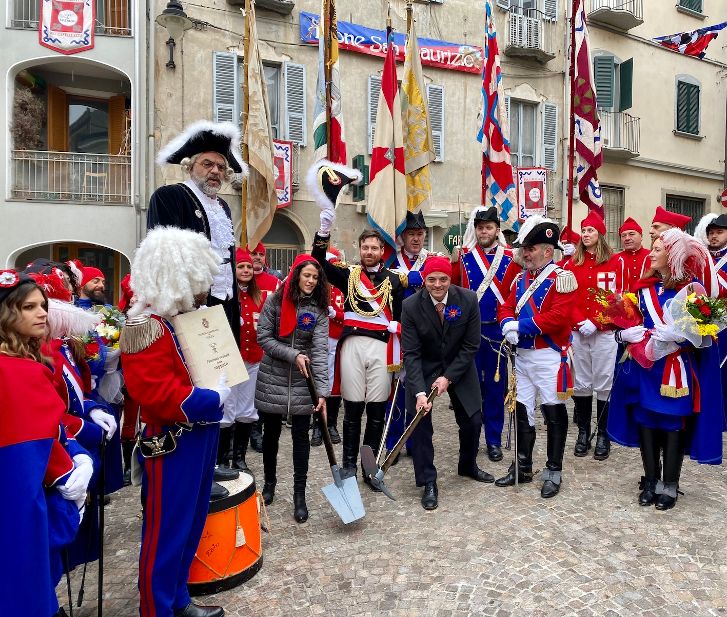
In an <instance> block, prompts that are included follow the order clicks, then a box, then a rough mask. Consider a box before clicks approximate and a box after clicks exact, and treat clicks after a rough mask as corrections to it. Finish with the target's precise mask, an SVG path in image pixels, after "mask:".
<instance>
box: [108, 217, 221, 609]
mask: <svg viewBox="0 0 727 617" xmlns="http://www.w3.org/2000/svg"><path fill="white" fill-rule="evenodd" d="M170 247H172V248H173V249H174V250H170ZM217 263H218V260H217V257H216V255H215V254H214V253H213V252H212V249H211V248H210V242H209V240H207V239H206V238H205V237H204V236H203V235H201V234H197V233H194V232H192V231H189V230H186V229H177V228H174V227H160V228H157V229H153V230H151V231H150V232H149V233H148V235H147V237H146V239H145V240H144V241H143V242H142V243H141V245H140V246H139V248H138V249H137V251H136V255H135V257H134V262H133V263H132V265H131V281H132V283H131V286H132V289H133V292H134V295H135V296H136V303H135V304H134V306H132V307H131V309H129V313H128V320H127V322H126V327H125V328H124V330H123V333H122V335H121V353H122V356H121V357H122V366H123V370H124V380H125V382H126V386H127V388H128V391H129V394H130V395H131V396H132V397H133V398H134V400H135V401H137V403H138V404H139V409H140V415H141V421H142V423H144V424H145V425H146V426H145V428H144V431H143V433H142V436H141V441H140V450H141V452H142V453H144V451H145V450H146V458H141V459H140V462H142V463H143V479H142V494H143V495H144V496H145V497H144V520H143V527H142V541H141V553H140V556H139V595H140V607H139V609H140V610H139V613H140V615H141V617H156V616H160V617H161V616H162V615H163V616H164V617H171V616H172V615H173V616H174V617H222V615H224V614H225V612H224V610H223V609H222V608H221V607H219V606H198V605H196V604H193V603H192V600H191V598H190V595H189V591H188V589H187V578H188V576H189V568H190V566H191V564H192V561H193V559H194V555H195V552H196V550H197V546H198V545H199V540H200V537H201V536H202V530H203V529H204V524H205V521H206V518H207V511H208V507H209V501H210V492H211V487H212V475H213V473H214V466H215V458H216V454H217V442H218V437H219V432H220V431H219V422H220V420H221V419H222V406H223V405H224V403H225V400H226V399H227V397H228V396H229V395H230V389H229V388H228V387H227V386H226V385H225V379H224V376H223V378H221V379H220V382H219V384H218V385H217V387H216V388H214V389H206V388H199V387H196V386H194V385H193V384H192V381H191V379H190V376H189V371H188V368H187V365H186V363H185V360H184V357H183V356H182V354H181V352H180V349H179V343H178V341H177V338H176V336H175V334H174V328H173V327H172V325H171V324H170V323H169V321H167V319H168V318H170V317H172V316H174V315H177V314H178V313H182V312H188V311H190V310H194V307H195V305H197V306H198V305H199V304H200V303H202V302H204V301H205V299H206V297H207V290H208V289H209V286H210V284H211V283H212V279H213V277H214V275H215V274H216V273H217V271H218V269H219V268H218V265H217ZM175 283H176V284H175ZM145 307H148V308H145ZM172 436H173V437H172Z"/></svg>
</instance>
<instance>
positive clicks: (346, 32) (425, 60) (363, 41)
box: [300, 11, 482, 74]
mask: <svg viewBox="0 0 727 617" xmlns="http://www.w3.org/2000/svg"><path fill="white" fill-rule="evenodd" d="M319 22H320V17H319V16H318V15H316V14H315V13H306V12H305V11H301V13H300V40H301V41H303V42H304V43H306V44H308V45H316V46H317V45H318V27H319ZM393 36H394V43H393V44H394V56H395V58H396V61H397V62H404V52H405V49H406V35H405V34H404V33H399V32H397V33H394V35H393ZM417 42H418V44H419V55H420V56H421V59H422V64H424V65H427V66H434V67H437V68H440V69H446V70H450V71H462V72H465V73H475V74H479V73H480V72H481V71H482V48H481V47H476V46H473V45H463V44H460V43H449V42H447V41H438V40H436V39H424V38H417ZM338 47H339V49H346V50H348V51H353V52H357V53H360V54H366V55H368V56H377V57H379V58H384V57H385V56H386V52H387V44H386V31H385V30H374V29H373V28H366V27H364V26H360V25H358V24H352V23H349V22H346V21H339V22H338Z"/></svg>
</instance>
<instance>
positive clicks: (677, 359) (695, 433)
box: [608, 228, 724, 510]
mask: <svg viewBox="0 0 727 617" xmlns="http://www.w3.org/2000/svg"><path fill="white" fill-rule="evenodd" d="M706 258H708V254H707V251H706V249H705V248H704V246H702V245H701V244H700V243H699V241H698V240H696V239H694V238H693V237H692V236H690V235H689V234H686V233H685V232H683V231H681V230H679V229H675V228H674V229H669V230H668V231H665V232H663V233H662V234H661V236H660V237H659V238H657V239H656V240H655V241H654V244H653V246H652V250H651V255H650V257H649V259H650V268H649V269H648V270H647V271H646V272H645V273H644V276H643V277H642V279H641V280H640V282H639V284H638V285H636V286H635V287H636V288H637V290H636V293H637V295H638V300H639V308H640V310H641V313H642V315H643V323H642V325H640V326H634V327H632V328H627V329H625V330H621V331H619V332H617V333H616V340H617V341H619V342H621V343H624V344H627V345H638V344H643V342H644V340H645V338H646V337H651V339H653V340H655V341H659V342H662V343H668V342H673V343H676V344H677V345H678V349H677V350H676V351H675V352H674V353H672V354H670V355H668V356H666V357H664V358H661V359H659V360H657V361H656V362H654V364H653V366H652V367H651V368H648V369H647V368H643V367H642V366H641V365H640V364H639V363H638V362H636V361H635V360H634V359H632V358H631V357H629V358H628V359H626V360H625V361H624V362H623V364H621V365H617V366H616V371H618V373H619V376H618V380H617V382H618V387H614V388H613V390H612V393H611V411H610V413H609V418H608V432H609V435H610V436H611V438H612V439H613V440H614V441H616V442H617V443H619V444H622V445H625V446H634V447H635V446H639V448H640V449H641V458H642V462H643V466H644V476H643V477H642V480H641V484H640V488H641V489H642V490H641V492H640V494H639V505H641V506H649V505H652V504H653V505H654V506H655V507H656V508H657V509H658V510H669V509H670V508H673V507H674V505H675V504H676V501H677V490H678V487H679V477H680V474H681V468H682V460H683V458H684V454H685V453H689V454H690V456H691V458H692V459H694V460H696V461H697V462H698V463H704V464H711V465H718V464H720V463H721V462H722V431H723V429H724V411H723V401H722V400H721V389H720V386H719V383H720V376H719V360H718V351H717V346H716V345H712V346H711V347H707V348H703V349H697V348H695V347H694V346H693V345H692V344H691V343H689V342H688V341H685V340H684V339H682V338H681V337H680V336H679V335H678V333H677V332H675V331H673V329H672V328H670V327H668V326H666V325H665V323H664V320H663V315H664V310H665V307H666V303H667V302H668V301H669V300H670V299H672V298H674V296H676V294H677V292H678V291H679V290H680V289H683V288H684V287H685V286H687V285H689V283H692V282H698V281H697V275H698V274H700V273H701V272H703V269H704V263H705V259H706ZM632 349H633V352H634V353H635V352H636V348H632ZM675 385H676V386H677V387H675ZM662 453H663V455H662Z"/></svg>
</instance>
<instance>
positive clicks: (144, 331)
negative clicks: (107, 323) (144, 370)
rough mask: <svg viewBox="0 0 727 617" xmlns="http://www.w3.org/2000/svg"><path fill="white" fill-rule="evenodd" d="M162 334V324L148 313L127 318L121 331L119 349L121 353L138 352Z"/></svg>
mask: <svg viewBox="0 0 727 617" xmlns="http://www.w3.org/2000/svg"><path fill="white" fill-rule="evenodd" d="M162 336H164V326H162V324H161V323H160V322H159V321H158V320H156V319H152V318H151V317H150V316H149V315H141V316H139V317H135V318H132V319H129V320H128V321H127V322H126V325H125V326H124V329H123V330H122V331H121V337H120V338H119V349H120V350H121V353H126V354H130V353H139V352H140V351H144V350H145V349H146V348H147V347H150V346H151V345H152V343H154V342H155V341H158V340H159V339H160V338H162Z"/></svg>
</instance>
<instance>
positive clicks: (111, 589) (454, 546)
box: [59, 399, 727, 617]
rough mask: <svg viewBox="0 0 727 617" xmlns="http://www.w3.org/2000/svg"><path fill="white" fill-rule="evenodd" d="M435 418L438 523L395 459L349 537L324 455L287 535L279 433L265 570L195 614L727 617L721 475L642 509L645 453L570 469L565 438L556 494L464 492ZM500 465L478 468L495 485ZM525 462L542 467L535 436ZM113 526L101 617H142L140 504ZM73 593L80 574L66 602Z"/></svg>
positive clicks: (130, 498)
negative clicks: (334, 504)
mask: <svg viewBox="0 0 727 617" xmlns="http://www.w3.org/2000/svg"><path fill="white" fill-rule="evenodd" d="M434 413H435V416H434V423H435V448H436V453H435V457H436V460H435V462H436V464H437V467H438V470H439V479H438V485H439V508H438V509H437V510H435V511H433V512H425V511H424V510H423V509H422V508H421V505H420V503H419V499H420V497H421V489H418V488H416V487H415V486H414V477H413V466H412V464H411V459H409V458H404V457H403V456H402V459H401V462H400V463H399V464H398V465H397V466H396V467H393V468H391V470H390V471H389V473H388V474H387V484H388V485H389V486H390V487H391V489H392V491H393V492H394V494H395V496H396V497H397V501H390V500H389V499H387V498H386V497H385V496H383V495H382V494H374V493H372V492H371V491H370V490H369V489H368V488H367V487H366V486H364V485H363V484H361V485H360V486H361V494H362V496H363V501H364V504H365V506H366V517H365V518H364V519H363V520H362V521H359V522H357V523H354V524H352V525H350V526H348V527H347V526H344V525H343V524H342V523H341V522H340V520H339V519H338V518H337V516H336V514H335V512H334V511H333V510H332V508H331V507H330V505H329V504H328V502H327V501H326V499H325V497H324V496H323V494H322V493H321V492H320V488H321V487H322V486H324V485H325V484H328V483H330V482H331V480H332V479H331V475H330V468H329V467H328V464H327V460H326V455H325V449H324V448H323V447H320V448H314V449H313V450H312V453H311V473H310V477H309V481H308V482H309V484H308V487H309V491H308V507H309V509H310V519H309V520H308V522H307V523H305V524H303V525H298V524H296V523H295V521H294V520H293V517H292V459H291V446H290V438H289V433H287V432H283V435H282V437H281V450H280V454H279V463H278V478H279V483H278V487H277V492H276V497H275V502H274V503H273V504H272V505H271V506H270V508H269V515H270V524H271V533H270V534H268V535H265V536H264V538H263V546H264V565H263V567H262V569H261V570H260V572H259V573H258V574H257V575H256V576H255V577H254V578H252V579H251V580H250V581H248V582H247V583H245V584H243V585H241V586H239V587H237V588H236V589H234V590H231V591H227V592H224V593H220V594H218V595H216V596H208V597H206V598H199V601H201V602H203V603H212V604H214V603H219V604H221V605H223V606H225V608H226V611H227V615H232V616H238V617H243V616H244V617H250V616H253V617H254V616H261V617H262V616H264V617H276V616H282V615H296V616H300V615H336V616H337V615H340V616H349V615H391V616H402V617H403V616H410V615H441V616H442V617H444V616H452V617H455V616H465V615H492V616H497V617H509V616H513V617H516V616H521V615H523V616H524V615H527V616H551V615H552V616H558V617H561V616H566V615H576V616H581V615H583V616H586V615H604V616H615V615H639V616H643V617H656V616H662V615H674V616H678V617H689V616H695V617H697V616H698V617H703V616H706V615H727V508H726V507H725V504H726V503H727V467H726V466H721V467H711V466H706V465H697V464H696V463H694V462H692V461H685V463H684V470H683V473H682V479H681V489H682V490H683V491H684V493H685V494H684V496H680V497H679V501H678V503H677V505H676V507H675V508H674V509H673V510H671V511H668V512H659V511H656V510H655V509H654V508H653V507H647V508H643V507H639V506H638V505H637V503H636V496H637V494H638V491H637V483H638V481H639V478H640V476H641V462H640V457H639V452H638V450H637V449H629V448H621V447H618V446H614V448H613V449H612V452H611V457H610V458H609V459H608V460H607V461H604V462H597V461H595V460H593V459H592V458H591V457H590V456H589V457H588V458H579V459H577V458H575V457H574V456H573V454H572V452H573V442H574V440H575V433H576V428H575V426H573V425H571V429H570V435H569V440H568V445H567V448H566V459H565V465H564V473H563V486H562V488H561V492H560V494H559V495H558V496H557V497H555V498H554V499H550V500H543V499H541V497H540V493H539V487H540V483H539V482H535V483H532V484H529V485H524V486H522V487H520V488H519V489H517V490H515V489H514V488H498V487H495V486H493V485H492V484H478V483H476V482H474V481H472V480H468V479H465V478H460V477H458V476H457V473H456V460H457V437H456V424H455V422H454V417H453V413H452V412H451V411H448V409H447V402H446V399H445V400H444V401H441V402H438V403H437V405H436V407H435V412H434ZM337 449H338V452H339V455H340V446H338V448H337ZM726 451H727V450H726ZM509 458H510V455H509V453H508V452H507V451H505V458H504V460H503V461H501V462H499V463H491V462H490V461H489V460H488V459H487V457H486V455H484V454H480V456H479V459H478V460H479V465H480V466H481V467H482V468H484V469H486V470H488V471H490V472H491V473H493V474H494V475H495V476H500V475H503V474H504V473H505V470H506V469H507V465H508V464H509V461H508V459H509ZM534 462H535V466H536V467H540V466H542V465H543V464H544V462H545V433H544V430H543V427H542V426H539V427H538V438H537V442H536V446H535V456H534ZM248 463H249V464H250V466H251V468H252V469H253V471H254V472H257V473H258V475H259V487H261V486H262V458H261V455H259V454H257V453H254V452H250V454H248ZM106 516H107V525H108V526H107V536H106V537H107V543H106V569H105V581H106V585H105V586H106V589H105V592H104V597H105V599H104V615H106V617H122V616H130V615H136V614H138V613H137V610H138V609H137V607H138V592H137V589H136V575H137V563H136V560H137V556H138V549H139V537H140V529H141V517H140V510H139V507H138V489H134V488H126V489H123V490H122V491H121V492H120V493H117V494H116V495H115V496H114V497H113V499H112V502H111V504H110V505H109V506H108V507H107V510H106ZM96 576H97V574H96V567H95V564H94V565H93V566H91V567H89V571H88V575H87V577H88V579H89V581H91V584H90V585H89V584H88V582H89V581H87V589H86V601H85V603H84V606H83V607H82V609H80V610H78V609H76V611H75V614H76V615H78V616H80V617H90V616H91V615H95V614H96V612H95V611H96V609H95V598H96V589H95V581H96ZM79 579H80V572H79V571H78V570H77V571H76V572H74V574H73V577H72V580H73V586H74V590H75V589H77V586H78V582H79ZM74 595H75V591H74ZM59 597H61V598H63V597H66V596H65V587H64V585H63V586H61V587H59Z"/></svg>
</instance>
